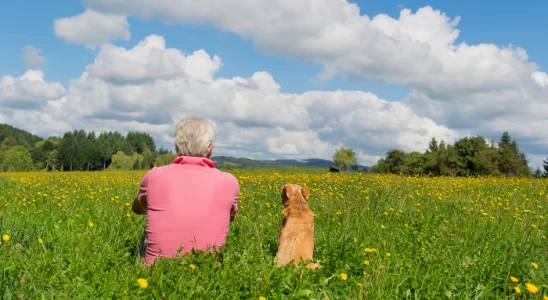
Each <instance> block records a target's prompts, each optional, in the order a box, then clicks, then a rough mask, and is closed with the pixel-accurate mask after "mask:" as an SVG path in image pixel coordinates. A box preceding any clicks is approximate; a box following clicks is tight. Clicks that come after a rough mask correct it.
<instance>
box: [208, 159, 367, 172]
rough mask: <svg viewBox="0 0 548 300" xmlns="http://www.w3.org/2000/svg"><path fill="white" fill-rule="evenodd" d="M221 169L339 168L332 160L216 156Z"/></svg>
mask: <svg viewBox="0 0 548 300" xmlns="http://www.w3.org/2000/svg"><path fill="white" fill-rule="evenodd" d="M211 160H213V161H214V162H215V165H217V166H218V167H219V168H238V169H240V168H241V169H247V168H275V167H285V166H295V167H302V168H323V169H328V168H329V167H330V166H336V167H339V166H337V165H336V164H335V163H333V162H332V161H330V160H325V159H320V158H309V159H301V160H296V159H276V160H253V159H249V158H235V157H230V156H214V157H212V158H211ZM350 169H351V170H353V171H367V170H368V169H369V167H368V166H363V165H359V164H358V165H354V166H352V167H351V168H350Z"/></svg>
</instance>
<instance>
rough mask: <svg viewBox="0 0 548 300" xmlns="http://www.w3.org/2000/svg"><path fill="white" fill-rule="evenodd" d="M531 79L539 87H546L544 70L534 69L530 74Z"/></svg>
mask: <svg viewBox="0 0 548 300" xmlns="http://www.w3.org/2000/svg"><path fill="white" fill-rule="evenodd" d="M531 79H533V80H534V81H535V83H536V84H538V85H539V86H540V87H548V74H546V73H545V72H539V71H535V72H533V74H531Z"/></svg>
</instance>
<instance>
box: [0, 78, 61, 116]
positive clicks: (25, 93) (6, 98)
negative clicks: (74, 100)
mask: <svg viewBox="0 0 548 300" xmlns="http://www.w3.org/2000/svg"><path fill="white" fill-rule="evenodd" d="M64 93H65V88H64V87H63V85H61V83H59V82H47V81H45V80H44V73H43V72H42V71H40V70H28V71H27V72H25V73H24V74H23V75H21V76H20V77H12V76H3V77H0V107H2V106H3V107H10V108H36V107H37V106H40V105H42V104H45V103H46V102H47V101H48V100H54V99H58V98H60V97H62V96H63V95H64Z"/></svg>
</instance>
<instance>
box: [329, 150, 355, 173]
mask: <svg viewBox="0 0 548 300" xmlns="http://www.w3.org/2000/svg"><path fill="white" fill-rule="evenodd" d="M333 162H334V163H335V164H337V165H339V166H341V167H342V169H343V171H347V170H348V166H350V165H353V164H355V163H356V162H357V158H356V153H355V152H354V150H352V149H351V148H344V147H343V148H341V149H339V150H337V152H335V154H334V155H333Z"/></svg>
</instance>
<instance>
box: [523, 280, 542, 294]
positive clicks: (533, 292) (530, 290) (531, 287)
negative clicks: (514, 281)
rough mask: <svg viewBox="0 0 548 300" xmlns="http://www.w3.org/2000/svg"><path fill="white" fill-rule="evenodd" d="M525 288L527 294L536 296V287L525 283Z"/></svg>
mask: <svg viewBox="0 0 548 300" xmlns="http://www.w3.org/2000/svg"><path fill="white" fill-rule="evenodd" d="M525 286H526V287H527V290H528V291H529V293H531V294H536V293H538V290H539V288H538V287H537V286H536V285H534V284H532V283H529V282H527V283H526V284H525Z"/></svg>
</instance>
